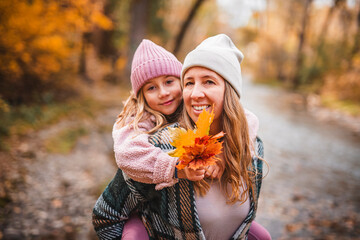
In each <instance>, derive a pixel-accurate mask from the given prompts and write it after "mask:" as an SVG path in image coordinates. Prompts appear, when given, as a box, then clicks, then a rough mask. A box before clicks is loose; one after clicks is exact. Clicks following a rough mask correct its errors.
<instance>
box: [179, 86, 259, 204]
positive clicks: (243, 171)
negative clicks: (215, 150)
mask: <svg viewBox="0 0 360 240" xmlns="http://www.w3.org/2000/svg"><path fill="white" fill-rule="evenodd" d="M221 119H222V121H221V122H222V129H223V131H224V132H225V137H224V142H223V154H224V161H223V162H222V167H223V169H222V170H224V171H223V174H222V176H221V179H220V182H221V188H222V189H224V190H225V194H226V197H227V203H228V204H234V203H236V202H238V201H240V202H241V203H244V202H246V200H247V199H248V197H249V194H248V192H249V191H252V193H254V189H253V184H252V183H253V180H254V171H253V167H252V164H251V159H252V157H251V146H252V145H251V144H250V138H249V129H248V124H247V119H246V116H245V112H244V108H243V107H242V105H241V103H240V101H239V97H238V95H237V94H236V92H235V90H234V89H233V88H232V87H231V85H230V84H229V83H228V82H227V81H225V94H224V107H223V111H222V116H221ZM180 122H181V124H182V125H183V126H184V127H186V128H192V129H193V128H194V125H195V124H194V122H193V121H192V120H191V118H190V116H189V115H188V113H187V112H186V110H185V108H184V109H183V111H182V115H181V119H180ZM228 184H230V186H231V188H230V189H231V191H229V190H230V189H229V188H228ZM194 186H195V191H196V192H197V193H199V194H200V195H201V196H203V195H205V194H206V193H207V191H208V190H209V188H210V186H209V184H208V183H207V182H206V181H204V180H202V181H198V182H195V183H194Z"/></svg>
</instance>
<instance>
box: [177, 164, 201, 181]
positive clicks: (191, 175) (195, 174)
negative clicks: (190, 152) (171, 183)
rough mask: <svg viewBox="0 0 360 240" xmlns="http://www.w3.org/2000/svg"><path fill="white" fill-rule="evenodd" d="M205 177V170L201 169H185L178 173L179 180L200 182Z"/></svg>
mask: <svg viewBox="0 0 360 240" xmlns="http://www.w3.org/2000/svg"><path fill="white" fill-rule="evenodd" d="M204 177H205V169H204V168H199V169H197V170H193V169H191V168H188V167H185V168H184V169H181V170H179V171H178V178H184V179H188V180H190V181H194V182H195V181H200V180H202V179H203V178H204Z"/></svg>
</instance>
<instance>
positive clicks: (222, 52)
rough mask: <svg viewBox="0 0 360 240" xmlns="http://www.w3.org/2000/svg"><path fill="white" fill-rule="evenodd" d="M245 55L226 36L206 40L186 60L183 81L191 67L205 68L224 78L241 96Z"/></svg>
mask: <svg viewBox="0 0 360 240" xmlns="http://www.w3.org/2000/svg"><path fill="white" fill-rule="evenodd" d="M243 58H244V55H243V54H242V52H241V51H240V50H239V49H238V48H237V47H236V46H235V44H234V43H233V42H232V41H231V39H230V38H229V37H228V36H227V35H225V34H219V35H216V36H213V37H209V38H207V39H205V40H204V41H203V42H202V43H200V45H199V46H197V47H196V48H195V49H194V50H193V51H191V52H190V53H189V54H188V55H187V56H186V57H185V60H184V64H183V68H182V71H181V79H183V78H184V75H185V73H186V71H187V70H188V69H189V68H191V67H196V66H197V67H205V68H208V69H210V70H212V71H214V72H216V73H217V74H219V75H220V76H222V77H223V78H224V79H225V80H226V81H228V82H229V83H230V85H231V86H232V87H233V88H234V89H235V91H236V93H237V94H238V96H239V97H240V96H241V90H242V78H241V67H240V63H241V61H242V60H243Z"/></svg>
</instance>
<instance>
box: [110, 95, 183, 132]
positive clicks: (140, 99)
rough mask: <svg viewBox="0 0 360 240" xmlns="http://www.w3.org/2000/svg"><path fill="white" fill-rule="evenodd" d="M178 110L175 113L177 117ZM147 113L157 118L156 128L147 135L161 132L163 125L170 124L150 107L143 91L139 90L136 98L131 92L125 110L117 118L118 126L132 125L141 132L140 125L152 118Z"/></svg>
mask: <svg viewBox="0 0 360 240" xmlns="http://www.w3.org/2000/svg"><path fill="white" fill-rule="evenodd" d="M180 106H182V104H180ZM180 106H179V107H180ZM179 107H178V109H179ZM178 109H177V110H176V111H175V115H176V112H177V111H178ZM146 112H148V113H150V114H151V115H153V116H154V117H155V127H153V128H152V129H150V130H149V131H147V132H146V133H148V134H152V133H154V132H156V131H157V130H159V129H160V128H161V127H162V126H163V125H165V124H167V123H168V120H167V118H166V117H165V116H164V114H162V113H160V112H158V111H155V110H153V109H151V108H150V107H149V105H148V104H147V102H146V99H145V96H144V93H143V91H142V89H140V90H139V92H138V94H137V96H135V93H134V92H133V91H131V92H130V96H129V97H128V99H127V100H126V101H125V103H124V108H123V110H122V111H121V113H120V114H119V115H118V117H117V121H116V124H117V125H118V127H120V128H121V127H124V126H125V125H128V124H129V125H132V127H133V128H134V130H135V131H139V127H138V125H139V123H140V122H142V121H144V120H146V119H147V118H149V117H150V115H149V114H145V113H146ZM131 118H132V120H131V121H130V122H128V121H129V119H131Z"/></svg>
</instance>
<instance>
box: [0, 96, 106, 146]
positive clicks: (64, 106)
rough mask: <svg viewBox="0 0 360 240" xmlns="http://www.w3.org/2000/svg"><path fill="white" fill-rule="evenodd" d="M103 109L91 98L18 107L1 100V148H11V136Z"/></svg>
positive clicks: (89, 115)
mask: <svg viewBox="0 0 360 240" xmlns="http://www.w3.org/2000/svg"><path fill="white" fill-rule="evenodd" d="M101 109H102V106H101V104H100V103H98V102H97V101H95V100H94V99H91V98H83V99H80V100H74V101H71V102H65V103H51V104H46V105H45V104H44V105H32V106H26V105H22V106H16V107H13V106H9V105H7V104H6V103H4V102H0V150H2V151H6V150H8V149H9V144H8V143H7V140H8V138H9V137H11V136H22V135H25V134H27V133H29V132H31V131H34V130H39V129H42V128H44V127H46V126H49V125H52V124H55V123H57V122H59V121H60V120H62V119H64V118H76V119H84V118H92V117H94V115H95V114H96V112H97V111H98V110H101Z"/></svg>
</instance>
